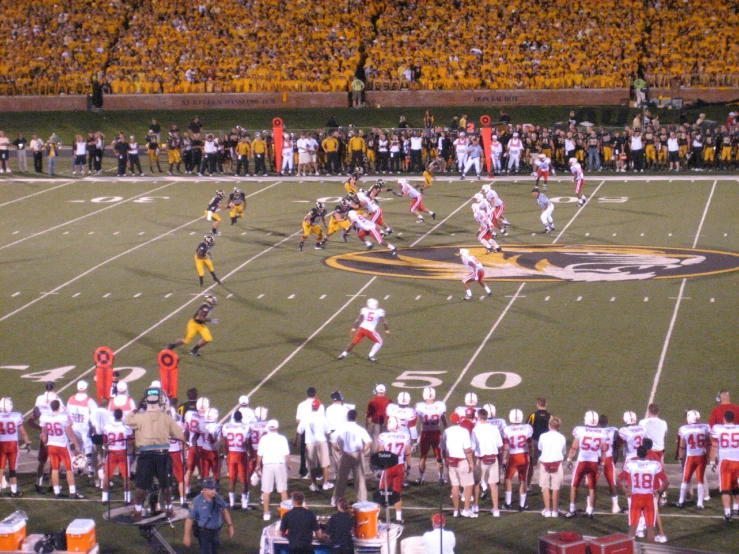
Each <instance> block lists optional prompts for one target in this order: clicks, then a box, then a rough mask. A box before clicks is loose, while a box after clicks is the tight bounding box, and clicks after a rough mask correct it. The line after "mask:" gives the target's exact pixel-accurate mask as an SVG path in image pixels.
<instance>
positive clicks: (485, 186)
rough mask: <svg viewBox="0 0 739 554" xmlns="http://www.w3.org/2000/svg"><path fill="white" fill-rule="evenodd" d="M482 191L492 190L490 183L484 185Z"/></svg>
mask: <svg viewBox="0 0 739 554" xmlns="http://www.w3.org/2000/svg"><path fill="white" fill-rule="evenodd" d="M482 192H485V193H488V192H490V185H482Z"/></svg>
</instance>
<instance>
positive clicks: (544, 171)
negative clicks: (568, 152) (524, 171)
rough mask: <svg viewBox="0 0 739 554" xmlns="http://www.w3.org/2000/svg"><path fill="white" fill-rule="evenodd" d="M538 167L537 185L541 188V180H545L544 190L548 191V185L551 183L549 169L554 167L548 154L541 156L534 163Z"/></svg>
mask: <svg viewBox="0 0 739 554" xmlns="http://www.w3.org/2000/svg"><path fill="white" fill-rule="evenodd" d="M534 165H536V185H535V186H537V187H538V186H539V179H542V178H543V179H544V186H543V187H542V189H543V190H547V183H548V182H549V169H550V168H551V167H552V160H550V159H549V158H547V156H546V154H539V156H538V157H537V158H536V161H535V162H534Z"/></svg>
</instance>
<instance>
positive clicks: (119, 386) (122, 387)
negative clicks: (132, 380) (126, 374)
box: [115, 381, 128, 392]
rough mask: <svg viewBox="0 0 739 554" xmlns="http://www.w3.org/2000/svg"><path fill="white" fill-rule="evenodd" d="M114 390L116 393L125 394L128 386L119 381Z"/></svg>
mask: <svg viewBox="0 0 739 554" xmlns="http://www.w3.org/2000/svg"><path fill="white" fill-rule="evenodd" d="M115 388H116V390H117V391H118V392H126V391H127V390H128V385H127V384H126V383H124V382H122V381H121V382H120V383H118V384H117V385H116V387H115Z"/></svg>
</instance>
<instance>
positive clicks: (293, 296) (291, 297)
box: [287, 294, 295, 300]
mask: <svg viewBox="0 0 739 554" xmlns="http://www.w3.org/2000/svg"><path fill="white" fill-rule="evenodd" d="M293 298H295V295H294V294H291V295H290V296H288V297H287V299H288V300H292V299H293Z"/></svg>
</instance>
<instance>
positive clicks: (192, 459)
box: [184, 396, 210, 496]
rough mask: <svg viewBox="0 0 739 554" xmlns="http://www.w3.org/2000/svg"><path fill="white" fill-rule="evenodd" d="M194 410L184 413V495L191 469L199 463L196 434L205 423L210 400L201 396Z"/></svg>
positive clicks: (186, 491)
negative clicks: (185, 441)
mask: <svg viewBox="0 0 739 554" xmlns="http://www.w3.org/2000/svg"><path fill="white" fill-rule="evenodd" d="M195 407H196V410H195V411H193V410H190V411H188V412H187V413H185V422H184V423H185V425H184V427H185V437H186V439H187V441H188V445H189V446H188V449H187V470H186V471H185V495H186V496H190V480H191V479H192V474H193V471H195V468H196V467H197V466H199V464H200V448H199V447H198V444H197V435H198V433H200V427H201V426H203V425H205V413H206V412H207V411H208V409H209V408H210V400H209V399H208V398H207V397H205V396H201V397H200V398H198V400H197V402H196V404H195Z"/></svg>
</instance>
